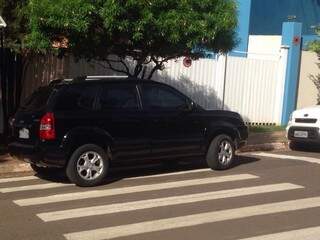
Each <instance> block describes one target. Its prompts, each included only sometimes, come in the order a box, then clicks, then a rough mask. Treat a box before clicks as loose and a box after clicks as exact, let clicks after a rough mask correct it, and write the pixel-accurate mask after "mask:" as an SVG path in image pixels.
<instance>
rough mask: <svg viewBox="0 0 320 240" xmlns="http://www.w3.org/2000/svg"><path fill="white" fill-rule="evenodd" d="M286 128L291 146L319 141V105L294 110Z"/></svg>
mask: <svg viewBox="0 0 320 240" xmlns="http://www.w3.org/2000/svg"><path fill="white" fill-rule="evenodd" d="M286 130H287V138H288V140H290V147H291V148H295V147H296V146H298V144H299V143H320V132H319V130H320V106H313V107H308V108H303V109H299V110H296V111H294V112H293V113H292V114H291V116H290V119H289V123H288V126H287V128H286Z"/></svg>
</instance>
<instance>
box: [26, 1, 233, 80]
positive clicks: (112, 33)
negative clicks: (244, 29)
mask: <svg viewBox="0 0 320 240" xmlns="http://www.w3.org/2000/svg"><path fill="white" fill-rule="evenodd" d="M28 7H29V11H28V12H29V20H30V21H29V27H30V33H29V34H28V36H27V38H26V43H27V47H28V48H29V49H32V50H34V51H36V52H40V53H46V52H50V51H55V52H57V53H58V54H59V55H60V56H64V55H65V54H68V53H71V54H72V55H73V56H75V57H76V58H78V59H80V58H85V59H87V60H88V61H91V60H93V61H104V62H106V63H107V66H108V67H109V68H110V69H112V70H115V71H117V72H122V73H125V74H127V75H129V76H140V77H142V78H148V79H150V78H151V77H152V75H153V74H154V73H155V72H156V71H157V70H162V69H163V68H164V63H165V62H166V61H168V60H170V59H175V58H178V57H182V56H188V57H191V58H198V57H201V56H203V54H204V49H208V50H212V51H215V52H221V51H222V52H227V51H229V50H231V49H232V48H233V47H234V46H235V44H236V38H235V28H236V26H237V13H236V4H235V1H234V0H201V1H199V0H96V1H91V0H55V1H52V0H29V6H28ZM195 49H200V50H195ZM111 56H113V57H111ZM114 56H116V57H114ZM128 59H130V60H131V61H130V63H131V65H132V64H133V66H130V65H129V63H128V61H127V60H128ZM150 65H152V66H153V68H152V70H151V71H150V72H148V74H146V72H147V71H146V70H147V66H150ZM119 66H121V67H119ZM131 67H133V68H132V69H133V70H131Z"/></svg>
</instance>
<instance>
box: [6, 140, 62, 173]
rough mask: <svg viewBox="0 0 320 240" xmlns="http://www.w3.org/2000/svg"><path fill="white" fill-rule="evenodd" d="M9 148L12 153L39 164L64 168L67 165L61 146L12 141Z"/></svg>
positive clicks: (26, 160) (21, 158)
mask: <svg viewBox="0 0 320 240" xmlns="http://www.w3.org/2000/svg"><path fill="white" fill-rule="evenodd" d="M8 150H9V153H10V155H12V156H16V157H17V158H18V159H20V160H22V161H24V162H28V163H32V164H35V165H38V166H43V167H57V168H63V167H64V166H65V165H66V156H65V154H64V151H63V149H62V148H60V147H55V146H50V145H48V146H46V145H40V144H38V145H29V144H25V143H19V142H12V143H10V144H9V145H8Z"/></svg>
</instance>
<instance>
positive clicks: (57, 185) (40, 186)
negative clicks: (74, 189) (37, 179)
mask: <svg viewBox="0 0 320 240" xmlns="http://www.w3.org/2000/svg"><path fill="white" fill-rule="evenodd" d="M66 186H73V184H66V183H44V184H34V185H27V186H20V187H8V188H0V192H1V193H12V192H22V191H30V190H42V189H51V188H60V187H66Z"/></svg>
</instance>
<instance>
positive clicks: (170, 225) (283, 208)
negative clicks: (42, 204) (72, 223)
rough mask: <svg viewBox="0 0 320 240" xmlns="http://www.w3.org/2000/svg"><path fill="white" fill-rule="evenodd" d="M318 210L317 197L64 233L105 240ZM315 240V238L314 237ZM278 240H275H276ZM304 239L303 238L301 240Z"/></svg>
mask: <svg viewBox="0 0 320 240" xmlns="http://www.w3.org/2000/svg"><path fill="white" fill-rule="evenodd" d="M315 207H320V197H314V198H305V199H298V200H291V201H284V202H277V203H269V204H262V205H255V206H250V207H242V208H235V209H228V210H220V211H213V212H207V213H200V214H193V215H187V216H180V217H174V218H167V219H160V220H154V221H146V222H140V223H133V224H128V225H121V226H115V227H106V228H99V229H94V230H88V231H82V232H74V233H67V234H64V237H65V238H66V239H67V240H86V239H90V240H106V239H114V238H118V237H128V236H132V235H136V234H144V233H150V232H156V231H163V230H171V229H177V228H183V227H191V226H196V225H201V224H208V223H214V222H220V221H227V220H234V219H240V218H247V217H253V216H260V215H267V214H274V213H282V212H289V211H296V210H302V209H309V208H315ZM316 239H317V238H316ZM277 240H278V239H277ZM304 240H305V239H304Z"/></svg>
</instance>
